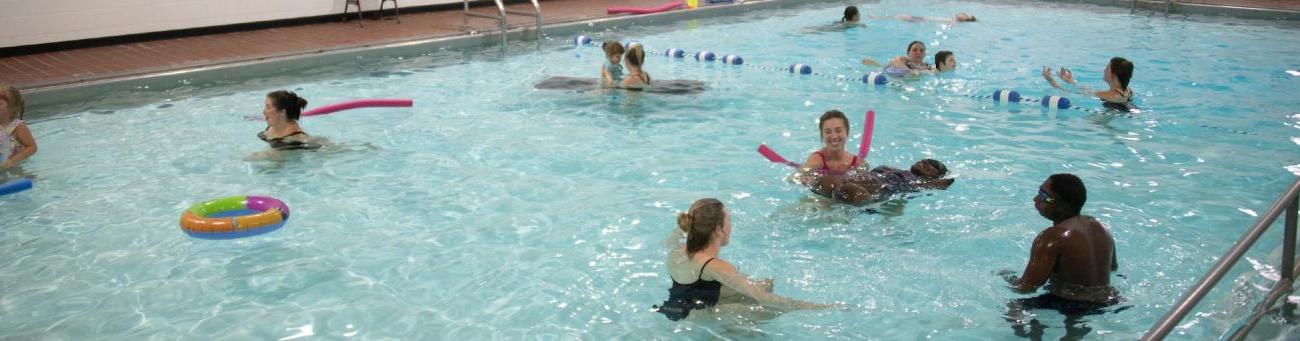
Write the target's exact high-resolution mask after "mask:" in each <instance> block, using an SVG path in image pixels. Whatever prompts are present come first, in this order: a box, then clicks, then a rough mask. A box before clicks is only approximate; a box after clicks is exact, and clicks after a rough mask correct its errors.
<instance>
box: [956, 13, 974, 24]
mask: <svg viewBox="0 0 1300 341" xmlns="http://www.w3.org/2000/svg"><path fill="white" fill-rule="evenodd" d="M953 19H956V20H957V22H974V21H975V16H973V15H970V14H966V12H961V13H957V15H955V16H953Z"/></svg>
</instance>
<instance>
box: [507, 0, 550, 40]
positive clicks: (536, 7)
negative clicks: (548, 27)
mask: <svg viewBox="0 0 1300 341" xmlns="http://www.w3.org/2000/svg"><path fill="white" fill-rule="evenodd" d="M532 2H533V13H528V12H519V11H512V10H506V13H510V14H515V15H526V16H530V17H534V18H537V39H542V5H540V4H538V3H537V0H532Z"/></svg>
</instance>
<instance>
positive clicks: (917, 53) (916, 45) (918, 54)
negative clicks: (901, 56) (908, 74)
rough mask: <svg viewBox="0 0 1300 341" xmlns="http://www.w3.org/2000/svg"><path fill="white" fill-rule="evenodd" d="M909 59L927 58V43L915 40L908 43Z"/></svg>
mask: <svg viewBox="0 0 1300 341" xmlns="http://www.w3.org/2000/svg"><path fill="white" fill-rule="evenodd" d="M907 59H911V60H913V61H920V60H924V59H925V43H922V42H921V41H920V40H914V41H912V42H911V43H908V44H907Z"/></svg>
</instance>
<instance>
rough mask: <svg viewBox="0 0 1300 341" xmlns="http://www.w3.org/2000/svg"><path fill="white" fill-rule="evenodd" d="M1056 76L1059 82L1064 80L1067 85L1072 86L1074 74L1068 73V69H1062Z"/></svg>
mask: <svg viewBox="0 0 1300 341" xmlns="http://www.w3.org/2000/svg"><path fill="white" fill-rule="evenodd" d="M1056 76H1057V77H1061V80H1064V81H1065V82H1067V83H1070V84H1074V73H1072V72H1070V69H1067V68H1064V67H1062V68H1061V71H1060V72H1058V73H1057V75H1056Z"/></svg>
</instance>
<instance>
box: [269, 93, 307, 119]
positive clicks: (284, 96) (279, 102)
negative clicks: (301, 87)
mask: <svg viewBox="0 0 1300 341" xmlns="http://www.w3.org/2000/svg"><path fill="white" fill-rule="evenodd" d="M266 97H267V98H270V99H271V105H274V106H275V108H276V109H279V110H284V116H285V118H287V119H288V120H289V121H290V122H293V121H297V120H298V118H299V117H300V116H301V115H302V109H303V108H306V107H307V100H306V99H303V98H302V97H298V94H295V93H293V91H285V90H278V91H272V92H271V93H269V94H266Z"/></svg>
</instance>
